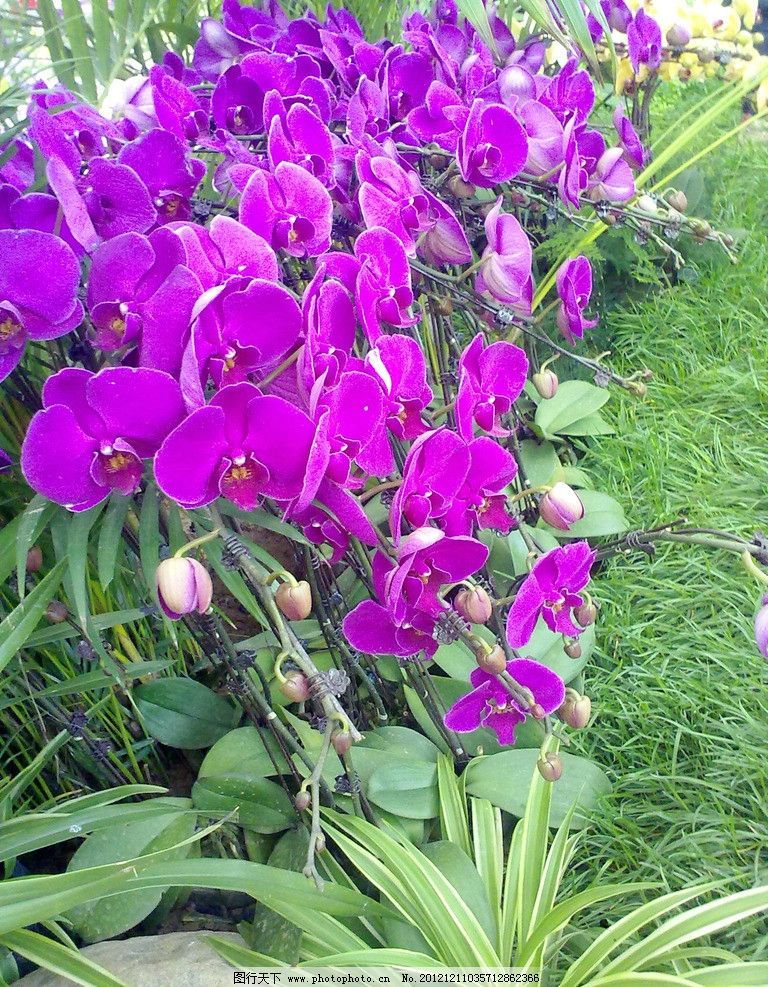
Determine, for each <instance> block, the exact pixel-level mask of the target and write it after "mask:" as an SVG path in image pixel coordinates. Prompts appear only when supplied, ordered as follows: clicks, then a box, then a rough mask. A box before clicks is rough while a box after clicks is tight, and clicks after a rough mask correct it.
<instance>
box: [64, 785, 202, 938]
mask: <svg viewBox="0 0 768 987" xmlns="http://www.w3.org/2000/svg"><path fill="white" fill-rule="evenodd" d="M158 801H160V802H162V803H165V804H167V808H168V812H167V813H166V814H163V815H158V816H153V817H150V818H145V819H141V820H137V819H133V818H132V819H131V820H130V821H128V820H126V821H125V822H121V821H119V820H118V821H116V822H115V824H114V825H113V826H107V827H104V828H102V829H99V830H98V831H97V832H95V833H93V834H92V835H91V836H89V837H88V838H87V839H86V840H85V841H84V842H83V843H82V845H81V846H80V847H79V848H78V849H77V851H76V852H75V854H74V856H73V857H72V859H71V861H70V862H69V867H68V871H69V872H72V871H78V870H83V869H86V868H89V867H99V866H101V865H103V864H111V863H116V862H117V861H120V860H125V859H126V858H130V857H139V856H141V855H143V854H145V853H152V852H154V851H156V850H166V849H169V848H170V847H174V846H176V845H177V844H178V843H180V842H181V841H183V840H185V839H187V838H188V837H190V836H191V835H192V834H193V832H194V829H195V815H194V813H191V812H189V811H187V810H188V807H189V802H188V801H187V800H186V799H167V800H166V799H160V800H158ZM188 850H189V844H187V845H185V846H182V847H180V848H179V849H178V850H177V851H174V853H178V854H179V856H181V857H183V856H185V855H186V853H187V852H188ZM161 897H162V891H161V890H159V889H158V890H155V889H149V890H146V891H142V892H137V893H136V894H132V895H116V896H110V897H108V898H102V899H98V898H97V899H95V900H94V901H91V902H89V903H88V904H84V905H80V906H78V907H76V908H74V909H72V910H70V911H69V912H68V915H67V917H68V919H69V920H70V921H71V922H72V924H73V926H74V928H75V930H76V931H77V933H78V935H80V936H82V938H83V939H85V940H86V942H97V941H98V940H99V939H110V938H112V937H113V936H116V935H119V934H120V933H122V932H126V931H127V930H128V929H131V928H133V926H134V925H136V924H137V923H138V922H141V921H142V919H144V918H146V917H147V915H149V914H150V912H152V911H153V910H154V909H155V908H156V907H157V905H158V904H159V903H160V898H161Z"/></svg>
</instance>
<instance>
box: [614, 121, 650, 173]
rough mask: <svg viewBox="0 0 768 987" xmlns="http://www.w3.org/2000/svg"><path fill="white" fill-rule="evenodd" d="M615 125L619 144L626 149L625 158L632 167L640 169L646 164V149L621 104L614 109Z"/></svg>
mask: <svg viewBox="0 0 768 987" xmlns="http://www.w3.org/2000/svg"><path fill="white" fill-rule="evenodd" d="M613 125H614V127H615V128H616V131H617V133H618V135H619V144H620V145H621V147H622V150H623V151H624V160H625V161H626V162H627V164H628V165H629V167H630V168H634V169H635V170H639V169H640V168H642V167H643V165H644V164H645V150H644V148H643V145H642V142H641V140H640V138H639V137H638V135H637V131H636V130H635V128H634V127H633V126H632V122H631V120H630V119H629V117H628V116H626V115H625V114H624V110H623V109H622V107H621V106H617V107H616V109H615V111H614V114H613Z"/></svg>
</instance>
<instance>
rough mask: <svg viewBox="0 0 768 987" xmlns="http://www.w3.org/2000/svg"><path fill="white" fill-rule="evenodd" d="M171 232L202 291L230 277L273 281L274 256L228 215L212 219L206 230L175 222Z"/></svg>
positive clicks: (259, 238) (261, 240) (263, 242)
mask: <svg viewBox="0 0 768 987" xmlns="http://www.w3.org/2000/svg"><path fill="white" fill-rule="evenodd" d="M171 229H172V230H173V232H174V234H175V235H176V236H177V237H178V238H179V239H180V240H181V242H182V244H183V245H184V256H185V260H184V263H185V264H186V266H187V267H188V268H189V269H190V270H191V271H193V272H194V273H195V275H197V278H198V280H199V281H200V284H201V285H202V287H203V290H205V291H208V289H209V288H215V287H216V285H218V284H221V283H222V282H223V281H226V280H227V278H229V277H232V276H237V277H243V278H263V279H264V280H265V281H277V280H278V278H279V276H280V274H279V268H278V264H277V257H276V256H275V252H274V250H273V249H272V248H271V247H270V245H269V244H268V243H267V241H266V240H265V239H264V237H263V236H259V235H258V233H254V232H253V230H249V229H248V227H247V226H243V224H242V223H238V221H237V220H236V219H232V217H231V216H214V218H213V220H212V221H211V224H210V226H209V227H208V228H205V227H203V226H198V225H197V224H196V223H178V224H174V225H173V226H172V227H171Z"/></svg>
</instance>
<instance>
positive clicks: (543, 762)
mask: <svg viewBox="0 0 768 987" xmlns="http://www.w3.org/2000/svg"><path fill="white" fill-rule="evenodd" d="M536 767H537V768H538V769H539V774H540V775H541V777H542V778H543V779H544V781H557V780H558V779H559V778H561V777H562V774H563V762H562V760H561V759H560V755H559V754H547V756H546V757H540V758H539V759H538V761H537V762H536Z"/></svg>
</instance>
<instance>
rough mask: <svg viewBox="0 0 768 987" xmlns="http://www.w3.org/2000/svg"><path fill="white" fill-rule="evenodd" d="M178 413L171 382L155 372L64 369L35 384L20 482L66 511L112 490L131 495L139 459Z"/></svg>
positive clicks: (176, 391) (78, 508)
mask: <svg viewBox="0 0 768 987" xmlns="http://www.w3.org/2000/svg"><path fill="white" fill-rule="evenodd" d="M183 416H184V405H183V403H182V400H181V393H180V391H179V385H178V384H177V383H176V381H175V380H174V379H173V378H172V377H171V376H169V375H168V374H166V373H163V372H162V371H160V370H151V369H145V368H143V367H139V368H134V367H107V368H105V369H104V370H100V371H99V373H97V374H93V373H91V372H90V371H89V370H81V369H79V368H77V367H67V368H65V369H64V370H60V371H59V372H58V373H57V374H54V375H53V376H52V377H49V378H48V380H46V382H45V384H44V386H43V410H42V411H38V412H37V414H36V415H35V416H34V417H33V418H32V421H31V422H30V423H29V428H28V429H27V434H26V436H25V438H24V444H23V446H22V450H21V469H22V472H23V473H24V476H25V478H26V480H27V483H29V485H30V486H31V487H32V489H33V490H36V491H37V492H38V493H41V494H42V495H43V496H44V497H47V498H48V499H49V500H52V501H54V502H55V503H57V504H63V505H64V506H65V507H66V508H67V509H68V510H71V511H85V510H88V508H90V507H93V506H94V505H95V504H98V503H100V502H101V501H102V500H104V499H105V497H108V496H109V494H110V493H111V492H112V491H113V490H116V491H118V492H119V493H122V494H126V495H127V494H132V493H134V491H135V490H136V489H137V488H138V486H139V482H140V480H141V476H142V473H143V470H144V466H143V463H142V460H143V459H147V458H149V457H150V456H152V455H154V453H155V451H156V450H157V449H158V448H159V446H160V444H161V442H162V441H163V440H164V439H165V437H166V436H167V435H168V433H169V432H170V431H171V430H172V429H173V428H174V427H175V426H176V425H177V424H178V422H179V421H180V420H181V419H182V418H183Z"/></svg>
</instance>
